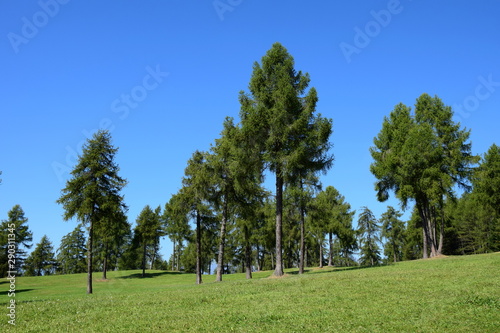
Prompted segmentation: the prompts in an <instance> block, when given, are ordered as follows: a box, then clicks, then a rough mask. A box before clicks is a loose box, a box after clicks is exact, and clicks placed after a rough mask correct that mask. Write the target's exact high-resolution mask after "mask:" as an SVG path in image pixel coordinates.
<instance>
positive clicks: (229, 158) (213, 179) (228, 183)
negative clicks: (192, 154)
mask: <svg viewBox="0 0 500 333" xmlns="http://www.w3.org/2000/svg"><path fill="white" fill-rule="evenodd" d="M223 126H224V128H223V130H222V133H221V137H220V138H219V139H216V140H215V144H214V145H213V146H212V147H211V154H208V155H207V166H208V170H209V177H210V181H209V182H210V185H211V186H209V190H210V195H209V201H210V202H211V204H212V205H213V206H214V208H215V210H216V211H217V212H219V213H220V216H221V222H220V232H219V249H218V253H217V273H216V277H215V281H216V282H220V281H222V273H223V267H224V250H225V243H226V229H227V224H228V222H229V219H230V215H231V214H232V211H234V202H235V196H236V188H235V186H236V185H235V182H236V179H235V177H236V173H237V172H238V171H239V170H238V165H237V163H238V161H237V158H238V156H237V150H236V149H237V147H236V140H237V136H238V128H237V127H236V126H235V125H234V123H233V119H232V118H229V117H228V118H226V120H225V121H224V124H223Z"/></svg>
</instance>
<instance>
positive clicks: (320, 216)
mask: <svg viewBox="0 0 500 333" xmlns="http://www.w3.org/2000/svg"><path fill="white" fill-rule="evenodd" d="M354 214H355V212H354V211H353V210H351V205H350V204H349V203H347V202H346V201H345V198H344V196H343V195H341V194H340V193H339V191H338V190H337V189H336V188H335V187H333V186H331V185H330V186H327V187H326V188H325V190H323V191H321V192H319V193H318V195H317V196H316V199H315V201H314V202H313V209H312V217H313V219H314V220H315V222H314V223H315V224H316V228H319V229H320V230H321V231H322V233H323V235H325V234H327V235H328V266H333V236H334V235H335V236H336V237H337V238H338V239H339V242H340V244H341V245H342V246H343V247H345V248H347V247H352V246H353V244H354V242H355V239H354V230H353V229H352V219H353V216H354Z"/></svg>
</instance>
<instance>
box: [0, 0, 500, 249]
mask: <svg viewBox="0 0 500 333" xmlns="http://www.w3.org/2000/svg"><path fill="white" fill-rule="evenodd" d="M499 16H500V3H499V2H498V1H479V2H472V1H417V0H413V1H410V0H401V1H394V0H391V1H356V2H353V1H347V0H343V1H309V2H307V4H306V2H305V1H300V2H299V1H286V2H285V1H280V2H269V1H245V0H243V1H241V0H220V1H213V0H204V1H195V2H191V1H189V2H188V1H180V0H171V1H141V2H139V1H106V2H102V1H69V0H59V1H57V0H41V1H39V2H37V1H22V2H21V1H19V2H17V1H2V3H1V4H0V36H1V37H0V54H1V57H2V65H1V66H0V70H1V72H0V77H1V78H2V80H1V82H2V83H1V84H2V87H1V88H2V89H1V90H0V99H1V101H2V108H1V114H2V117H1V119H2V121H1V125H2V128H1V131H0V153H1V155H0V156H1V159H0V170H1V171H2V172H3V174H2V176H1V178H2V184H1V185H0V219H6V218H7V212H8V211H9V210H10V209H11V208H12V207H13V206H14V205H15V204H20V205H21V206H22V207H23V209H24V211H25V213H26V216H27V217H28V218H29V226H30V229H31V230H32V231H33V235H34V239H33V241H34V243H38V242H39V241H40V239H41V237H42V236H43V235H44V234H46V235H48V237H49V239H50V240H51V241H52V242H53V243H54V245H55V247H56V248H57V247H58V245H59V242H60V239H61V237H62V236H63V235H65V234H67V233H68V232H70V231H71V230H73V229H74V227H75V226H76V224H77V223H76V221H73V222H72V221H70V222H63V220H62V217H61V216H62V214H63V210H62V207H61V206H59V205H57V204H56V203H55V201H56V200H57V199H58V198H59V196H60V191H61V189H62V188H64V186H65V182H66V180H67V179H68V176H69V171H70V170H71V169H72V168H73V166H74V164H75V162H76V158H75V156H76V152H78V151H79V149H80V148H81V145H82V143H83V142H84V141H85V140H86V138H87V136H88V135H91V133H92V132H93V131H95V130H96V129H97V128H106V129H110V130H111V131H112V136H113V143H114V145H115V146H117V147H119V148H120V149H119V151H118V154H117V156H116V159H117V162H118V164H119V165H120V167H121V172H120V174H121V176H122V177H124V178H126V179H127V180H128V181H129V185H128V186H127V187H126V188H125V190H124V194H125V201H126V204H128V205H129V207H130V209H129V221H130V222H135V219H136V217H137V215H138V214H139V212H140V211H141V210H142V208H143V207H144V206H145V205H147V204H149V205H151V206H153V207H156V206H158V205H161V206H162V207H163V205H164V204H165V202H167V201H168V200H169V198H170V196H171V195H172V194H173V193H175V192H177V191H178V189H179V188H180V186H181V178H182V175H183V171H184V168H185V166H186V162H187V160H188V159H189V157H190V156H191V154H192V153H193V152H194V151H195V150H196V149H200V150H207V149H209V147H210V144H211V143H212V142H213V141H214V139H216V138H217V137H218V136H219V133H220V131H221V129H222V122H223V120H224V118H225V117H226V116H232V117H235V118H237V117H238V113H239V103H238V92H239V91H240V90H247V86H248V83H249V80H250V76H251V72H252V64H253V62H254V61H260V59H261V57H262V56H263V55H264V54H265V52H266V51H267V50H268V49H269V48H270V47H271V45H272V44H273V43H274V42H281V43H282V44H283V45H284V46H285V47H286V48H287V49H288V51H289V52H290V53H291V54H292V55H293V56H294V58H295V62H296V68H297V69H298V70H302V71H304V72H308V73H309V74H310V76H311V86H314V87H315V88H316V89H317V91H318V95H319V103H318V108H317V111H318V112H320V113H321V114H323V115H324V116H326V117H329V118H332V119H333V124H334V133H333V135H332V137H331V141H332V143H333V145H334V146H333V151H332V152H333V154H334V155H335V164H334V166H333V168H332V169H331V170H330V171H329V172H328V174H327V175H326V176H324V177H323V178H322V182H323V185H324V186H327V185H333V186H335V187H336V188H337V189H339V191H340V192H341V193H342V194H343V195H344V196H345V197H346V200H347V201H348V202H349V203H351V205H352V207H353V208H355V209H359V208H361V207H362V206H368V207H369V208H370V209H372V210H373V212H374V213H375V214H376V216H377V217H379V216H380V215H381V214H382V213H383V212H384V211H385V210H386V207H387V205H388V204H390V205H393V206H398V202H397V201H395V200H391V201H389V202H387V203H379V202H377V200H376V197H375V192H374V190H373V183H374V181H375V179H374V177H373V176H372V175H371V173H370V172H369V165H370V163H371V157H370V154H369V151H368V149H369V147H370V146H371V145H372V140H373V137H374V136H376V135H377V133H378V132H379V131H380V129H381V125H382V120H383V117H384V116H386V115H388V114H389V113H390V111H391V110H392V109H393V107H394V106H395V105H396V104H397V103H399V102H403V103H405V104H407V105H411V106H413V104H414V102H415V100H416V98H417V97H418V96H420V95H421V94H422V93H424V92H426V93H428V94H430V95H438V96H439V97H440V98H441V99H442V100H443V101H444V103H445V104H447V105H451V106H453V107H454V109H455V110H456V111H457V113H456V116H455V120H456V121H460V123H461V124H462V125H463V126H465V127H467V128H468V129H471V131H472V133H471V140H472V149H473V152H474V153H476V154H483V153H484V152H486V150H487V149H488V147H489V146H490V145H491V144H493V143H497V144H500V134H499V131H498V124H499V120H500V66H499V59H500V43H499V32H500V20H499V19H498V17H499ZM89 133H90V134H89ZM268 182H269V183H270V184H272V179H271V180H269V181H268ZM407 215H408V214H407ZM407 215H406V216H407ZM170 247H171V245H170V243H169V242H168V240H164V241H162V250H161V252H162V254H163V255H164V257H165V258H166V259H168V257H169V255H170V253H171V249H170Z"/></svg>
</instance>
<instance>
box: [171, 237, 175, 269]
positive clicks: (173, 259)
mask: <svg viewBox="0 0 500 333" xmlns="http://www.w3.org/2000/svg"><path fill="white" fill-rule="evenodd" d="M172 243H174V246H173V249H172V271H174V270H175V239H174V241H173V242H172Z"/></svg>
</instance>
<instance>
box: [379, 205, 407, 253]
mask: <svg viewBox="0 0 500 333" xmlns="http://www.w3.org/2000/svg"><path fill="white" fill-rule="evenodd" d="M402 215H403V214H401V213H400V212H398V211H397V210H396V209H394V207H392V206H389V207H387V211H386V212H385V213H383V214H382V216H381V217H380V223H382V237H384V238H385V239H387V242H386V244H385V251H384V252H385V255H386V256H387V259H388V260H390V259H391V257H392V260H393V261H394V262H398V261H401V260H403V246H404V237H405V225H404V222H403V221H401V220H400V219H399V218H400V217H401V216H402Z"/></svg>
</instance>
